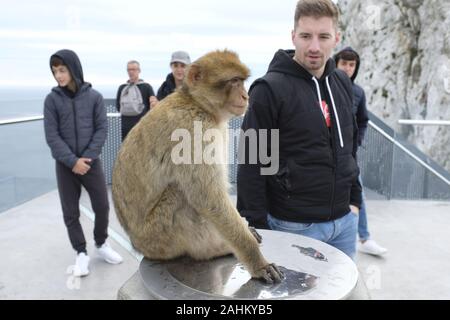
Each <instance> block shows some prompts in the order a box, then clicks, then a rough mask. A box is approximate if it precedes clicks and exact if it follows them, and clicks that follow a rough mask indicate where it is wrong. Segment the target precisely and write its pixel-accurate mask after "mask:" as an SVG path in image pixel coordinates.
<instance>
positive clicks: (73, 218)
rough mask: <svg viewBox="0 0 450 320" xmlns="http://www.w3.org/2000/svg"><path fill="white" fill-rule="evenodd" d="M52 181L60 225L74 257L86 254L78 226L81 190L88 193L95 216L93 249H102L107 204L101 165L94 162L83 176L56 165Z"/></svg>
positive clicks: (84, 243)
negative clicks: (55, 191) (56, 186)
mask: <svg viewBox="0 0 450 320" xmlns="http://www.w3.org/2000/svg"><path fill="white" fill-rule="evenodd" d="M56 179H57V183H58V191H59V198H60V200H61V207H62V211H63V216H64V223H65V225H66V227H67V231H68V233H69V239H70V243H71V244H72V247H73V248H74V249H75V250H76V251H77V252H78V253H80V252H86V240H85V238H84V234H83V229H82V228H81V224H80V207H79V204H80V196H81V186H83V187H84V188H85V189H86V191H87V192H88V194H89V197H90V199H91V205H92V209H93V210H94V213H95V223H94V240H95V243H96V244H97V246H100V245H102V244H103V243H104V242H105V240H106V238H107V237H108V232H107V229H108V214H109V201H108V193H107V191H106V181H105V176H104V174H103V169H102V165H101V161H100V160H98V159H97V160H94V162H93V163H92V165H91V169H90V170H89V171H88V173H86V174H85V175H84V176H81V175H77V174H75V173H73V172H72V170H71V169H69V168H67V167H66V166H65V165H63V164H62V163H60V162H58V161H56Z"/></svg>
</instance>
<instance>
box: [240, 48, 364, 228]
mask: <svg viewBox="0 0 450 320" xmlns="http://www.w3.org/2000/svg"><path fill="white" fill-rule="evenodd" d="M293 56H294V51H293V50H286V51H284V50H279V51H278V52H277V53H276V54H275V57H274V59H273V60H272V62H271V64H270V66H269V70H268V72H267V74H266V75H265V76H264V77H263V78H260V79H258V80H256V81H255V82H254V83H253V84H252V86H251V88H250V105H249V109H248V111H247V113H246V115H245V118H244V121H243V124H242V129H243V130H244V131H246V130H247V129H268V130H269V132H270V130H271V129H279V136H280V141H279V157H280V164H279V170H278V172H277V173H276V174H275V175H272V176H262V175H261V174H260V169H261V165H260V164H257V165H252V164H248V162H246V164H240V165H239V169H238V178H237V193H238V203H237V207H238V210H239V212H240V213H241V215H242V216H244V217H246V218H247V220H248V221H249V223H250V224H251V225H253V226H256V227H259V228H267V213H270V214H271V215H273V216H274V217H276V218H279V219H282V220H286V221H292V222H302V223H313V222H324V221H330V220H335V219H338V218H340V217H342V216H344V215H345V214H347V213H348V212H349V211H350V208H349V205H350V204H353V205H356V206H357V207H360V204H361V186H360V184H359V182H358V179H357V177H358V174H359V169H358V166H357V163H356V148H357V143H356V140H357V126H356V123H355V120H354V116H353V114H352V83H351V81H350V79H349V78H348V77H347V76H346V75H345V73H344V72H342V71H340V70H337V69H336V66H335V63H334V61H333V60H332V59H329V60H328V62H327V64H326V68H325V72H324V74H323V76H322V78H321V79H316V78H315V77H313V76H312V75H311V74H310V73H309V72H308V71H306V70H305V69H304V68H303V67H301V66H300V65H299V64H298V63H297V62H295V61H294V60H293ZM330 91H331V92H330ZM319 97H320V98H319ZM319 100H324V101H326V103H327V104H328V106H329V112H330V115H331V128H328V127H327V125H326V121H325V118H324V115H323V113H322V109H321V107H320V105H319ZM336 112H337V115H336ZM268 136H269V137H270V133H268ZM242 142H243V140H242V139H241V143H242ZM270 146H271V143H270V141H269V142H268V148H269V152H268V153H269V154H271V153H272V152H275V150H270ZM246 149H247V151H248V146H247V148H246ZM258 151H259V150H258ZM258 154H260V153H259V152H258ZM247 160H248V159H247Z"/></svg>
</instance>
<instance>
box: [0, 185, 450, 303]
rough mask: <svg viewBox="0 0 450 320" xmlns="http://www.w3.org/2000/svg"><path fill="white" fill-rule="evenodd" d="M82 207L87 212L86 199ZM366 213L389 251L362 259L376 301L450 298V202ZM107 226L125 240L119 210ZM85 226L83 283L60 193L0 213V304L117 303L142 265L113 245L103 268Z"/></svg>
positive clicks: (382, 203) (371, 205)
mask: <svg viewBox="0 0 450 320" xmlns="http://www.w3.org/2000/svg"><path fill="white" fill-rule="evenodd" d="M232 198H233V200H235V197H232ZM81 202H82V206H83V207H85V208H87V209H89V208H90V205H89V199H88V198H87V196H86V194H83V196H82V201H81ZM367 207H368V216H369V227H370V231H371V233H372V236H373V238H374V239H376V240H377V241H378V242H379V243H380V244H382V245H384V246H386V247H387V248H388V249H389V252H388V253H387V254H386V256H385V257H383V258H377V257H372V256H369V255H366V254H360V253H359V254H358V255H357V259H356V262H357V265H358V268H359V270H360V273H361V275H362V277H363V279H364V280H365V285H366V286H367V288H368V289H369V294H370V296H371V298H373V299H450V273H449V272H448V270H450V246H449V245H448V244H449V243H450V232H449V231H450V229H449V228H450V227H449V226H450V203H449V202H424V201H420V202H415V201H387V200H368V201H367ZM110 220H111V222H110V227H111V229H113V231H112V233H113V234H115V235H116V236H119V238H124V239H125V240H126V238H127V237H126V235H125V233H124V232H123V230H122V228H121V227H120V225H119V224H118V222H117V219H116V218H115V214H114V210H112V212H111V215H110ZM81 222H82V225H83V228H84V231H85V236H86V239H87V240H88V243H89V245H88V251H89V254H90V255H91V259H92V260H91V264H90V270H91V274H90V275H89V276H87V277H85V278H82V279H80V280H78V279H74V278H72V277H71V276H70V275H69V274H67V273H66V272H67V270H68V268H69V267H70V265H71V264H73V262H74V260H75V253H74V252H73V251H72V250H71V248H70V244H69V240H68V237H67V234H66V229H65V227H64V224H63V220H62V215H61V210H60V205H59V199H58V193H57V191H52V192H50V193H48V194H45V195H43V196H41V197H39V198H36V199H34V200H32V201H30V202H28V203H25V204H23V205H20V206H18V207H15V208H13V209H11V210H9V211H6V212H3V213H0V252H1V255H2V259H0V299H115V298H116V296H117V292H118V290H119V288H120V287H121V286H122V285H123V284H124V283H125V281H126V280H128V279H129V278H130V277H131V276H132V275H133V274H134V273H135V272H136V270H137V268H138V260H137V259H136V257H135V256H134V255H133V254H131V253H129V252H128V251H127V250H125V249H124V248H123V247H122V245H121V244H120V243H118V242H116V241H115V240H113V239H111V238H110V240H109V242H110V244H111V245H112V246H113V247H114V248H115V249H116V250H117V251H118V252H119V253H120V254H121V255H122V256H123V257H124V263H122V264H121V265H117V266H114V265H108V264H106V263H104V262H103V261H101V260H100V259H99V258H98V257H96V256H95V252H94V249H93V240H92V230H93V224H92V222H91V220H90V219H89V218H88V217H87V216H85V215H82V218H81ZM121 241H123V240H121ZM122 244H123V243H122Z"/></svg>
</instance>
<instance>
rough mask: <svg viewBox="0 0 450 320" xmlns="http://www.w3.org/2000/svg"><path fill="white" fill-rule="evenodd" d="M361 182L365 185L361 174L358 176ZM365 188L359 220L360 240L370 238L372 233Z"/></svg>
mask: <svg viewBox="0 0 450 320" xmlns="http://www.w3.org/2000/svg"><path fill="white" fill-rule="evenodd" d="M358 179H359V183H361V187H363V184H362V180H361V175H360V176H359V177H358ZM364 198H365V196H364V190H363V192H362V202H361V208H360V209H359V221H358V235H359V240H363V241H365V240H369V239H370V233H369V228H368V227H367V213H366V202H365V201H364Z"/></svg>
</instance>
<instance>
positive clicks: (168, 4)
mask: <svg viewBox="0 0 450 320" xmlns="http://www.w3.org/2000/svg"><path fill="white" fill-rule="evenodd" d="M296 2H297V0H282V1H274V0H273V1H261V0H250V1H248V0H247V1H246V0H221V1H215V0H191V1H183V0H158V1H156V0H147V1H124V0H120V1H117V0H112V1H111V0H105V1H103V0H70V1H66V0H60V1H56V0H55V1H50V0H39V1H32V0H26V1H10V0H0V5H1V8H2V10H1V19H0V87H6V86H53V85H55V83H54V80H53V78H52V77H51V74H50V69H49V66H48V60H49V57H50V55H51V54H52V53H54V52H55V51H57V50H59V49H62V48H69V49H73V50H75V51H76V52H77V53H78V54H79V56H80V59H81V62H82V64H83V68H84V73H85V80H86V81H89V82H92V83H93V85H94V87H95V86H103V87H105V86H112V87H114V88H116V87H117V86H118V85H119V84H120V83H122V82H124V81H125V80H126V79H127V75H126V62H127V61H128V60H131V59H136V60H138V61H140V62H141V67H142V74H141V76H142V78H144V79H145V80H146V81H148V82H150V84H151V85H152V86H153V87H154V88H155V89H157V88H158V87H159V85H160V84H161V81H162V80H163V79H165V77H166V75H167V73H169V71H170V70H169V58H170V54H171V53H172V52H173V51H176V50H185V51H188V52H189V54H190V55H191V58H192V59H193V60H195V59H196V58H198V57H199V56H201V55H203V54H204V53H206V52H208V51H211V50H214V49H223V48H228V49H232V50H234V51H236V52H238V53H239V55H240V57H241V60H242V61H244V62H245V63H246V64H247V65H248V66H249V67H250V69H251V70H252V75H253V77H252V78H254V77H257V76H261V75H262V74H264V73H265V71H266V69H267V65H268V63H269V62H270V60H271V59H272V57H273V55H274V53H275V51H276V50H277V49H279V48H283V49H287V48H291V47H292V44H291V40H290V31H291V29H292V26H293V14H294V9H295V4H296Z"/></svg>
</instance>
